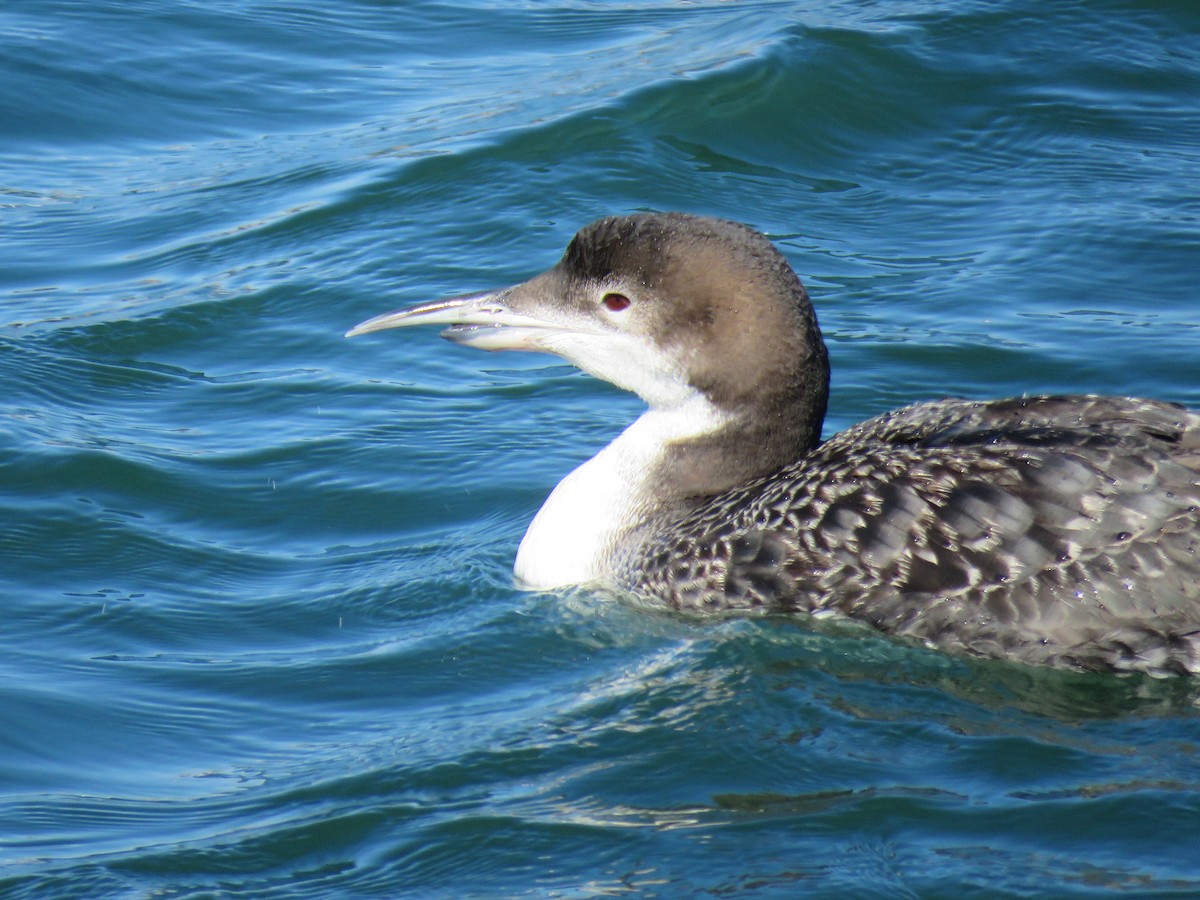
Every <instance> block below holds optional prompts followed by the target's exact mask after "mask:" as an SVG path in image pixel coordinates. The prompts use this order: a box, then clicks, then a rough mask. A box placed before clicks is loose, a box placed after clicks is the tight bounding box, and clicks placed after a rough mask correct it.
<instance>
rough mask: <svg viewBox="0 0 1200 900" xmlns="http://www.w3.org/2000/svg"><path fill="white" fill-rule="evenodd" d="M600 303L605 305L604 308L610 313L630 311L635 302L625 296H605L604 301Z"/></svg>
mask: <svg viewBox="0 0 1200 900" xmlns="http://www.w3.org/2000/svg"><path fill="white" fill-rule="evenodd" d="M600 302H601V303H603V304H604V308H605V309H607V310H608V311H609V312H621V310H624V309H629V307H630V306H632V305H633V301H632V300H630V299H629V298H628V297H626V296H625V295H624V294H605V295H604V299H603V300H601V301H600Z"/></svg>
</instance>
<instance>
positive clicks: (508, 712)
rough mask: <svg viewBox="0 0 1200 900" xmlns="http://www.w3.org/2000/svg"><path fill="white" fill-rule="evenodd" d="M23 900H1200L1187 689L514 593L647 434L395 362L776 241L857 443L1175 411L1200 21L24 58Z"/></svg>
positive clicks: (178, 14)
mask: <svg viewBox="0 0 1200 900" xmlns="http://www.w3.org/2000/svg"><path fill="white" fill-rule="evenodd" d="M0 50H2V52H0V384H2V385H3V391H2V392H0V604H2V606H0V615H2V618H3V627H2V628H0V896H3V897H5V898H48V897H62V898H83V897H87V898H134V897H147V898H149V897H155V898H160V897H179V898H184V897H186V898H226V897H239V898H240V897H261V898H267V897H270V898H276V897H284V898H326V897H399V896H413V897H445V898H462V897H518V896H521V897H566V898H579V897H596V896H614V895H631V896H647V897H676V896H722V897H754V898H765V897H793V896H813V897H819V896H848V897H849V896H852V897H902V896H913V897H947V898H949V897H964V896H1022V895H1025V896H1029V895H1034V896H1058V897H1063V896H1080V897H1099V896H1122V897H1123V896H1155V897H1160V896H1171V895H1177V896H1196V895H1198V894H1200V852H1198V850H1197V848H1198V847H1200V718H1198V714H1197V712H1198V705H1197V704H1198V703H1200V686H1198V685H1196V684H1193V683H1192V682H1191V681H1189V680H1186V679H1167V680H1158V681H1156V680H1152V679H1148V678H1141V677H1128V678H1119V677H1109V676H1102V675H1078V674H1072V673H1065V672H1053V671H1047V670H1039V669H1028V668H1024V667H1021V666H1017V665H1014V664H1007V663H1001V662H990V663H982V662H974V661H969V660H962V659H955V658H951V657H947V656H943V655H940V654H937V653H933V652H928V651H924V650H920V649H916V648H912V647H906V646H901V645H898V644H895V643H893V642H890V641H888V640H886V639H883V638H880V637H877V636H874V635H871V634H868V633H865V632H864V631H862V630H859V629H856V628H851V627H844V628H839V627H834V628H824V629H819V630H814V629H813V628H812V627H811V626H810V625H809V624H807V623H805V622H803V621H795V620H789V619H787V618H755V619H736V618H735V619H725V620H721V621H703V620H697V619H689V618H680V617H677V616H673V615H670V614H668V613H665V612H658V611H655V610H649V609H645V608H642V607H640V606H636V605H633V604H626V603H623V602H620V601H616V600H613V599H612V598H605V597H598V596H595V595H592V594H589V593H588V592H586V591H574V592H567V593H563V594H527V593H521V592H518V591H516V590H514V589H513V588H512V586H511V583H510V566H511V560H512V557H513V554H514V551H515V548H516V545H517V542H518V541H519V539H520V537H521V535H522V533H523V530H524V527H525V525H526V523H527V521H528V520H529V518H530V517H531V516H532V514H533V513H534V512H535V511H536V509H537V507H538V506H539V504H540V503H541V501H542V499H543V498H544V497H545V495H546V494H547V492H548V491H549V490H550V488H551V487H552V486H553V485H554V484H555V483H556V482H557V480H558V479H559V478H560V477H562V475H563V474H565V473H566V472H567V471H568V470H569V469H570V468H571V467H572V466H574V465H575V464H577V463H578V462H579V461H581V460H582V459H584V458H586V457H587V456H589V455H590V454H591V453H593V452H595V450H597V449H598V448H599V447H600V446H602V445H603V444H604V443H605V442H606V441H607V440H609V439H610V438H611V437H612V436H613V435H614V434H615V433H617V432H618V431H619V430H620V429H621V428H622V427H623V425H624V424H625V423H626V422H628V421H629V420H630V419H631V418H632V417H633V416H635V415H636V414H637V412H638V410H639V401H638V400H637V399H636V398H633V397H630V396H627V395H624V394H621V393H620V392H618V391H617V390H615V389H613V388H611V387H609V386H608V385H604V384H601V383H598V382H595V381H593V380H590V379H588V378H587V377H585V376H583V375H581V374H579V373H577V372H575V371H574V370H572V369H570V368H569V367H567V366H565V365H563V364H561V363H559V362H557V361H556V360H554V359H551V358H548V357H535V356H525V355H518V354H506V355H499V356H492V355H485V354H480V353H476V352H471V351H467V350H463V349H461V348H455V347H452V346H450V345H447V344H445V343H444V342H442V341H439V340H438V339H437V338H436V335H435V333H433V332H432V331H431V330H414V331H412V332H391V333H387V334H383V335H379V336H372V337H368V338H361V339H358V340H355V341H347V340H345V339H344V338H343V337H342V335H343V332H345V330H346V329H347V328H349V327H350V326H352V325H354V324H355V323H357V322H359V321H360V320H362V319H365V318H367V317H369V316H371V315H375V314H377V313H380V312H384V311H387V310H390V309H393V308H397V307H400V306H404V305H407V304H410V303H415V302H418V301H421V300H428V299H433V298H436V297H439V296H442V295H446V294H451V293H459V292H463V291H467V290H473V289H480V288H486V287H491V286H499V285H505V284H508V283H511V282H513V281H516V280H519V279H522V278H524V277H527V276H529V275H531V274H533V273H534V272H536V271H539V270H540V269H541V268H543V267H545V266H547V265H549V264H551V263H552V262H553V261H554V260H555V259H556V258H557V256H558V254H559V253H560V252H561V250H562V248H563V247H564V246H565V244H566V242H567V240H568V239H569V238H570V236H571V235H572V234H573V233H574V231H575V230H576V229H577V228H578V227H580V226H581V225H583V224H585V223H586V222H588V221H590V220H591V219H593V218H596V217H598V216H600V215H604V214H608V213H619V212H627V211H631V210H637V209H682V210H687V211H692V212H698V213H706V214H713V215H719V216H725V217H729V218H735V219H739V220H742V221H746V222H749V223H751V224H753V225H754V226H756V227H758V228H760V229H762V230H763V231H765V232H767V233H768V234H770V235H771V237H772V238H773V239H774V240H775V241H776V242H777V244H778V246H779V247H780V248H781V249H782V250H783V252H784V253H785V254H786V255H787V256H788V257H789V259H790V260H791V261H792V263H793V265H794V266H795V268H796V270H797V271H798V272H799V273H800V275H801V277H802V278H803V279H804V280H805V282H806V284H807V285H808V287H809V289H810V292H811V293H812V295H813V297H814V301H815V303H816V304H817V307H818V311H819V315H820V317H821V322H822V326H823V328H824V331H825V335H826V338H827V340H828V342H829V345H830V351H831V355H832V361H833V369H834V391H833V397H832V402H831V411H830V416H829V420H828V423H827V426H826V430H827V432H830V433H832V432H833V431H836V430H838V429H840V428H842V427H845V426H846V425H848V424H850V423H852V422H855V421H857V420H859V419H861V418H864V417H866V416H869V415H872V414H875V413H879V412H882V411H884V410H887V409H890V408H893V407H895V406H898V405H900V404H903V403H906V402H910V401H914V400H919V399H927V398H935V397H941V396H946V395H960V396H969V397H979V398H983V397H992V396H1006V395H1013V394H1020V393H1022V392H1058V391H1069V392H1102V393H1116V394H1131V395H1143V396H1152V397H1158V398H1162V399H1166V400H1173V401H1177V402H1182V403H1186V404H1189V405H1192V406H1197V407H1200V296H1198V292H1197V287H1196V284H1197V278H1198V277H1200V7H1197V5H1196V4H1195V3H1194V2H1193V0H1140V2H1133V0H1124V2H1117V0H1100V2H1076V0H1064V2H1055V3H1043V2H1034V0H991V2H970V0H966V2H963V0H903V2H902V0H894V2H885V0H823V2H819V3H818V2H802V0H790V2H789V0H749V2H737V3H728V2H717V0H695V2H686V0H647V2H600V0H570V2H568V0H560V2H516V3H514V2H500V0H459V2H420V0H407V2H403V0H394V2H388V0H344V2H343V0H339V2H331V0H316V2H309V3H305V4H299V3H294V2H285V0H237V2H235V0H214V2H195V0H155V2H150V0H136V2H129V0H120V2H118V0H92V2H87V3H79V2H72V0H20V2H11V3H8V4H5V5H4V6H3V8H2V9H0Z"/></svg>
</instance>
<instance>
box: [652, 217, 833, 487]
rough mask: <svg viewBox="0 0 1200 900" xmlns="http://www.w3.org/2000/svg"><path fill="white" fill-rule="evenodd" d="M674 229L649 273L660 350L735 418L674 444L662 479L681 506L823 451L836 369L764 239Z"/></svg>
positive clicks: (701, 226) (706, 225)
mask: <svg viewBox="0 0 1200 900" xmlns="http://www.w3.org/2000/svg"><path fill="white" fill-rule="evenodd" d="M671 224H672V225H673V226H674V229H675V230H674V231H673V233H672V236H671V238H670V240H669V241H656V242H654V243H655V244H656V245H657V246H656V247H655V256H656V258H657V260H658V263H657V266H658V268H657V271H655V272H653V273H647V274H652V282H651V287H652V289H653V291H654V293H655V295H656V298H657V300H658V301H659V303H660V304H661V305H660V307H659V308H661V309H662V311H663V315H662V316H661V318H660V320H659V323H658V328H659V333H657V334H655V338H656V339H657V340H658V341H659V342H660V343H661V344H663V345H664V346H670V347H674V348H678V349H680V350H681V351H682V355H683V358H684V359H685V364H686V366H687V371H688V376H689V381H690V382H691V384H692V385H693V386H694V387H696V388H697V389H698V390H700V391H701V392H703V393H704V394H705V395H706V396H707V397H708V398H709V400H710V401H711V402H712V403H713V404H714V405H716V406H717V407H719V408H720V409H721V410H722V411H723V412H725V413H726V414H727V415H730V416H732V417H733V418H732V421H731V423H730V424H729V425H728V426H727V427H726V428H725V429H723V430H722V431H721V432H719V433H718V434H714V435H711V436H707V437H704V438H699V439H694V440H691V441H687V442H680V443H679V444H677V445H676V447H675V448H673V452H672V454H671V455H670V457H669V458H668V460H667V461H665V462H664V463H663V468H664V471H663V473H662V474H663V476H664V483H668V484H671V485H672V486H673V487H674V489H675V490H676V491H678V492H679V495H681V496H707V495H711V494H715V493H719V492H721V491H724V490H728V489H729V488H732V487H734V486H736V485H739V484H745V483H746V482H749V481H752V480H754V479H756V478H758V477H761V476H763V475H767V474H770V473H771V472H774V471H776V470H778V469H780V468H782V467H783V466H785V465H787V464H789V463H792V462H794V461H795V460H797V459H799V458H801V457H802V456H804V455H806V454H807V453H808V452H810V451H811V450H812V449H813V448H814V447H816V445H817V443H818V441H819V438H820V431H821V425H822V422H823V421H824V417H825V407H826V403H827V401H828V396H829V358H828V354H827V352H826V349H825V343H824V341H823V340H822V338H821V332H820V329H819V327H818V325H817V320H816V315H815V313H814V312H813V309H812V305H811V304H810V302H809V300H808V296H807V294H806V293H805V291H804V288H803V286H802V285H801V283H800V280H799V279H798V278H797V277H796V274H795V273H794V272H793V271H792V269H791V266H789V265H788V263H787V261H786V260H785V259H784V257H783V256H782V255H781V254H780V253H779V252H778V251H777V250H776V249H775V247H774V246H773V245H772V244H771V243H770V242H769V241H768V240H767V239H766V238H764V237H763V236H762V235H759V234H758V233H757V232H754V231H751V230H750V229H747V228H745V227H744V226H741V225H737V224H735V223H732V222H722V221H713V220H695V219H690V217H680V219H679V220H676V221H674V222H672V223H671ZM731 250H732V251H733V252H731ZM643 271H645V270H643Z"/></svg>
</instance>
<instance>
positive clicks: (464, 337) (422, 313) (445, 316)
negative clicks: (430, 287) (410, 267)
mask: <svg viewBox="0 0 1200 900" xmlns="http://www.w3.org/2000/svg"><path fill="white" fill-rule="evenodd" d="M511 291H512V289H511V288H510V289H508V290H502V291H486V292H484V293H479V294H464V295H463V296H461V297H450V298H448V299H446V300H437V301H435V302H433V303H426V304H424V305H422V306H414V307H413V308H412V309H400V310H397V311H395V312H390V313H384V314H383V315H382V316H376V317H375V318H373V319H367V321H365V322H362V323H360V324H358V325H355V326H354V327H353V328H351V329H350V330H349V331H347V332H346V337H356V336H357V335H360V334H368V333H369V332H372V331H383V330H384V329H385V328H407V327H409V326H410V325H448V326H450V327H449V328H447V329H446V330H444V331H443V332H442V337H444V338H446V339H447V340H449V341H453V342H454V343H456V344H462V345H464V346H466V347H476V348H478V349H480V350H532V351H542V352H553V351H548V350H547V348H546V347H543V346H542V344H541V341H542V339H544V338H546V337H549V336H551V335H554V334H561V333H562V331H563V330H564V326H563V325H562V324H559V323H555V322H550V321H547V320H545V319H539V318H536V317H534V316H527V315H524V314H522V313H517V312H513V311H512V310H511V309H510V308H509V307H508V305H507V303H506V302H505V298H506V296H507V295H508V294H509V293H510V292H511Z"/></svg>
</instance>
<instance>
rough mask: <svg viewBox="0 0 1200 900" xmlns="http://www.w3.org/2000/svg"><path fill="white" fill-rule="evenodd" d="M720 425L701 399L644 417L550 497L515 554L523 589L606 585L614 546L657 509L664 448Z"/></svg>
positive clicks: (719, 417) (714, 412) (718, 416)
mask: <svg viewBox="0 0 1200 900" xmlns="http://www.w3.org/2000/svg"><path fill="white" fill-rule="evenodd" d="M723 423H724V418H723V417H722V415H721V414H720V413H719V412H718V411H717V409H716V408H715V407H713V406H712V405H711V404H710V403H709V402H708V401H707V400H705V399H704V398H703V397H702V396H700V395H699V394H695V395H693V396H692V397H691V398H690V399H689V400H688V401H687V402H686V403H684V404H681V405H680V406H676V407H673V408H671V409H667V410H656V409H651V410H647V411H646V412H645V413H643V414H642V416H641V417H640V418H639V419H638V420H637V421H636V422H634V423H633V424H632V425H630V426H629V427H628V428H626V429H625V430H624V431H623V432H621V434H620V435H619V436H618V437H617V438H616V440H614V441H613V442H612V443H611V444H609V445H608V446H607V447H605V448H604V449H603V450H601V451H600V452H599V453H597V454H596V455H595V456H593V457H592V458H591V459H589V460H588V461H587V462H585V463H584V464H583V465H581V466H580V467H579V468H577V469H576V470H575V471H573V472H572V473H571V474H570V475H568V476H567V477H566V478H564V479H563V480H562V481H560V482H559V483H558V486H557V487H556V488H555V489H554V491H553V492H552V493H551V494H550V496H549V497H548V498H547V500H546V502H545V503H544V504H543V505H542V508H541V509H540V510H539V511H538V514H537V515H536V516H535V517H534V519H533V521H532V522H531V523H530V525H529V529H528V530H527V531H526V532H525V537H524V539H523V540H522V541H521V546H520V548H519V549H518V550H517V561H516V564H515V565H514V567H513V570H514V574H515V575H516V579H517V583H518V585H519V586H520V587H523V588H526V589H529V590H553V589H555V588H562V587H567V586H569V585H575V584H588V583H591V582H603V581H605V580H607V578H609V577H610V576H611V575H612V572H611V571H610V570H609V565H610V558H611V550H612V548H613V546H614V545H615V544H616V542H617V540H618V539H619V538H620V537H621V535H622V534H623V533H624V532H626V531H627V530H629V529H630V528H632V527H633V526H635V525H637V524H639V523H640V522H642V521H643V520H644V519H645V518H646V516H647V515H648V514H650V513H651V512H652V511H653V510H654V508H655V506H656V503H657V500H658V498H657V497H656V496H655V492H654V485H653V484H652V483H651V475H652V473H653V471H654V468H655V465H656V464H657V463H658V461H659V460H660V459H662V457H663V454H664V452H666V449H667V445H668V444H670V442H672V441H676V440H680V439H683V438H690V437H696V436H699V435H701V434H705V433H708V432H711V431H714V430H716V429H717V428H719V427H720V426H721V425H722V424H723Z"/></svg>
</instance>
